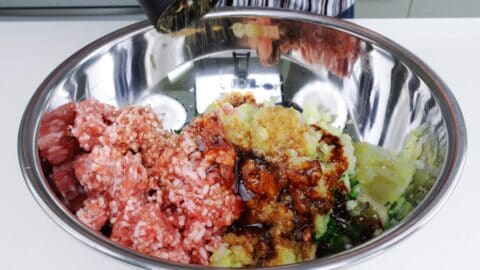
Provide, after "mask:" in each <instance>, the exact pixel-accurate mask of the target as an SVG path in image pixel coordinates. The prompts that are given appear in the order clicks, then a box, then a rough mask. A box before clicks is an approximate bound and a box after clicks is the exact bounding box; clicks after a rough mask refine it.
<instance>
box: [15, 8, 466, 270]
mask: <svg viewBox="0 0 480 270" xmlns="http://www.w3.org/2000/svg"><path fill="white" fill-rule="evenodd" d="M225 16H230V17H249V16H268V17H275V18H281V19H290V20H297V21H303V22H309V23H314V24H319V25H326V26H328V27H331V28H334V29H337V30H340V31H345V32H347V33H349V34H352V35H355V36H357V37H360V38H361V39H364V40H367V41H369V42H371V43H372V44H376V45H378V46H379V47H381V48H383V49H386V50H387V51H388V52H389V53H391V54H392V55H394V56H395V57H397V58H398V59H400V60H401V61H402V62H404V63H405V64H407V65H408V66H409V67H410V68H412V69H413V70H414V71H415V72H417V73H418V75H419V76H420V77H421V78H422V79H423V80H424V81H425V83H427V85H429V87H430V88H431V89H432V91H433V92H435V93H434V94H435V95H436V97H437V99H438V100H437V101H438V102H439V103H440V105H444V108H442V111H443V113H444V114H445V115H446V116H447V119H446V122H447V123H446V124H447V125H448V124H450V125H451V128H452V129H451V130H450V133H449V142H450V143H453V146H452V151H451V152H450V153H447V154H448V156H447V161H448V160H449V162H448V164H445V167H444V168H443V170H442V174H441V175H440V177H439V178H438V179H437V183H436V184H435V185H434V187H433V188H432V190H431V191H430V192H429V194H428V195H427V197H426V198H425V199H424V201H423V202H422V203H421V204H420V205H419V206H418V207H417V208H416V209H415V210H414V211H413V212H412V213H411V214H410V215H409V216H408V217H407V218H405V219H404V220H403V221H402V222H401V223H400V224H398V225H397V226H396V227H394V228H392V229H391V230H390V231H388V232H386V233H384V234H382V235H381V236H379V237H376V238H374V239H372V240H370V241H368V242H366V243H363V244H362V245H359V246H357V247H355V248H352V249H350V250H347V251H344V252H341V253H338V254H335V255H332V256H329V257H326V258H323V259H320V260H312V261H307V262H303V263H299V264H294V265H285V266H277V267H269V269H270V268H271V269H291V268H292V267H298V266H300V267H302V268H314V267H315V268H317V267H318V268H320V267H321V268H324V269H332V268H338V267H343V266H346V265H352V264H354V263H358V262H360V261H363V260H366V259H367V258H370V257H372V256H374V255H376V254H379V253H380V252H382V251H384V250H386V249H387V248H389V247H391V246H392V245H394V244H396V243H398V242H399V241H401V240H403V239H405V238H406V237H408V236H409V235H411V234H412V233H413V232H415V231H416V230H417V229H419V228H420V227H422V226H423V225H424V224H425V223H426V222H428V220H430V219H431V218H432V216H433V215H435V214H436V213H437V212H438V210H439V209H440V208H441V207H442V206H443V204H444V203H445V202H446V201H447V199H448V197H449V196H450V195H451V193H452V192H453V190H454V188H455V186H456V185H457V183H458V182H459V179H460V175H461V171H462V169H463V166H464V163H465V158H466V149H467V133H466V125H465V121H464V118H463V114H462V112H461V110H460V107H459V105H458V103H457V101H456V99H455V97H454V96H453V94H452V92H451V91H450V89H449V88H448V86H447V85H446V84H445V83H444V82H443V81H442V80H441V79H440V78H439V77H438V76H437V75H436V74H435V73H434V71H433V70H432V69H430V68H429V67H428V66H427V65H426V64H425V63H424V62H423V61H421V60H420V59H419V58H418V57H416V56H415V55H414V54H412V53H411V52H409V51H408V50H406V49H405V48H403V47H402V46H400V45H398V44H396V43H395V42H393V41H391V40H390V39H388V38H386V37H384V36H382V35H380V34H378V33H376V32H373V31H371V30H369V29H367V28H364V27H362V26H359V25H356V24H353V23H350V22H347V21H344V20H340V19H337V18H332V17H324V16H318V15H312V14H307V13H301V12H292V11H284V10H275V9H242V8H235V9H233V8H229V9H217V10H215V11H213V12H211V13H209V14H207V15H206V16H205V17H206V18H213V17H225ZM152 28H153V27H152V26H151V25H150V24H149V22H148V21H142V22H138V23H135V24H132V25H130V26H127V27H124V28H121V29H120V30H117V31H115V32H112V33H110V34H107V35H105V36H103V37H101V38H100V39H97V40H96V41H94V42H92V43H90V44H89V45H87V46H85V47H84V48H82V49H81V50H79V51H78V52H76V53H74V54H73V55H72V56H70V57H69V58H67V59H66V60H65V61H64V62H63V63H62V64H60V65H59V66H58V67H57V68H56V69H55V70H54V71H52V72H51V73H50V75H49V76H48V77H47V78H46V79H45V80H44V81H43V82H42V83H41V85H40V86H39V87H38V88H37V90H36V91H35V93H34V95H33V96H32V98H31V99H30V102H29V103H28V105H27V107H26V109H25V112H24V115H23V117H22V120H21V123H20V128H19V133H18V158H19V163H20V169H21V171H22V174H23V177H24V180H25V182H26V184H27V186H28V188H29V190H30V192H31V193H32V195H33V197H34V198H35V200H36V201H37V203H38V204H39V205H40V206H41V208H42V209H43V210H44V211H45V212H46V213H47V214H48V215H49V216H50V217H51V218H52V219H53V220H54V221H55V222H56V223H57V224H58V225H59V226H60V227H62V228H63V229H64V230H65V231H67V232H69V233H70V234H72V235H73V236H75V237H76V238H77V239H79V240H81V241H82V242H83V243H85V244H87V245H88V246H90V247H92V248H95V249H97V250H100V251H101V252H103V253H104V254H107V255H109V256H111V257H114V258H117V259H120V260H122V261H125V262H127V263H130V264H132V265H136V266H140V267H145V268H158V267H162V266H163V267H169V268H177V269H180V268H188V269H192V268H194V269H203V267H201V266H195V265H185V264H178V263H172V262H168V261H165V260H159V259H156V258H153V257H150V256H146V255H142V254H140V253H137V252H135V251H132V250H129V249H127V248H123V247H121V246H119V245H117V244H114V243H113V242H111V241H109V240H107V239H106V238H104V237H101V236H99V235H98V234H97V233H95V232H93V231H91V230H89V229H88V228H87V227H86V226H84V225H82V224H80V223H79V222H78V221H77V220H76V219H74V218H72V215H71V214H69V213H68V212H67V210H66V209H65V208H64V207H61V203H60V202H59V200H58V199H57V198H55V196H52V193H51V190H49V189H48V187H46V185H45V183H44V181H42V180H39V179H41V178H42V177H43V173H42V172H41V171H40V169H39V166H38V161H39V159H38V154H37V148H36V143H35V138H36V132H37V128H38V122H39V117H38V114H39V113H40V112H41V110H42V107H43V105H42V104H38V102H37V101H38V100H45V99H46V97H47V96H48V94H49V90H50V89H51V86H53V85H56V84H57V83H58V82H59V81H61V80H62V78H63V76H64V75H65V74H67V73H68V72H69V71H70V70H71V68H72V67H73V66H74V65H76V64H77V63H78V62H81V61H82V60H83V59H84V58H85V57H87V56H88V55H90V54H92V53H93V52H95V51H97V50H100V49H102V47H104V46H105V45H108V44H111V43H118V42H120V41H121V40H124V39H126V38H128V37H130V36H132V35H134V34H135V33H138V32H145V31H148V30H150V29H152ZM445 108H446V110H445ZM448 120H450V121H451V122H449V121H448ZM32 130H34V132H33V133H32ZM451 134H453V136H451ZM450 156H451V158H450ZM59 206H60V207H59ZM212 269H214V268H212Z"/></svg>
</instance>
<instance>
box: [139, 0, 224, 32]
mask: <svg viewBox="0 0 480 270" xmlns="http://www.w3.org/2000/svg"><path fill="white" fill-rule="evenodd" d="M139 2H140V5H141V6H142V8H143V10H144V12H145V14H146V15H147V17H148V19H149V20H150V21H151V22H152V24H153V25H154V26H155V28H156V29H157V30H159V31H160V32H164V33H174V32H178V31H180V30H182V29H184V28H186V27H188V26H189V25H191V24H192V23H193V22H195V21H196V20H198V19H199V18H201V17H202V16H203V15H205V14H207V13H208V12H209V11H210V10H211V9H212V8H213V7H215V5H216V4H217V2H218V0H139Z"/></svg>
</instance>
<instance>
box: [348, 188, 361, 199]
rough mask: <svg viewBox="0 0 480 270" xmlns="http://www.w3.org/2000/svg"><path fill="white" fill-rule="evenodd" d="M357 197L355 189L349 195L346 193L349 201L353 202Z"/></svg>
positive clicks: (357, 193)
mask: <svg viewBox="0 0 480 270" xmlns="http://www.w3.org/2000/svg"><path fill="white" fill-rule="evenodd" d="M358 195H359V192H358V191H357V190H355V189H352V191H351V192H350V193H348V195H347V197H348V198H349V199H350V200H355V199H356V198H357V197H358Z"/></svg>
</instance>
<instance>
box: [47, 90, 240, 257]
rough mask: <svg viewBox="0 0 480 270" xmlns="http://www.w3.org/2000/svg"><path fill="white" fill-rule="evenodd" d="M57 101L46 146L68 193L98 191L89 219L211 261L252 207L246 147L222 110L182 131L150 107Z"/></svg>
mask: <svg viewBox="0 0 480 270" xmlns="http://www.w3.org/2000/svg"><path fill="white" fill-rule="evenodd" d="M57 110H58V111H57ZM57 110H54V111H52V112H49V113H48V114H47V115H46V120H45V119H44V121H43V122H42V126H41V127H40V130H41V131H42V132H41V133H40V135H41V136H39V148H40V155H41V156H42V157H43V158H45V159H46V160H47V161H49V162H50V163H51V165H57V167H55V168H54V173H53V174H52V178H53V179H54V182H55V183H56V185H57V188H58V189H59V190H60V193H62V195H63V196H64V197H67V198H70V197H73V196H74V195H75V194H76V192H77V190H76V189H75V188H79V189H82V191H83V190H85V192H86V193H87V194H88V197H87V198H86V200H85V201H84V202H83V207H82V208H80V209H79V210H78V211H76V215H77V217H78V218H79V220H80V221H82V222H83V223H84V224H85V225H87V226H88V227H90V228H91V229H93V230H96V231H101V230H102V228H104V227H105V226H109V227H111V233H110V235H107V237H110V239H111V240H113V241H115V242H117V243H119V244H122V245H124V246H126V247H129V248H132V249H135V250H137V251H139V252H142V253H145V254H149V255H152V256H156V257H159V258H163V259H168V260H172V261H177V262H183V263H199V264H209V257H210V254H211V253H212V252H213V250H215V249H216V248H217V247H218V246H219V245H220V244H221V243H222V238H221V235H222V234H223V233H224V231H225V230H226V228H227V227H228V226H229V225H231V224H232V223H233V221H234V220H235V219H237V218H238V216H239V215H240V211H241V206H242V204H241V199H240V198H239V197H238V196H237V195H236V194H235V192H234V185H233V180H234V163H235V159H236V153H235V151H234V148H233V146H232V145H231V144H229V143H228V142H227V141H226V139H225V135H224V131H223V128H222V126H221V125H220V123H219V121H218V119H217V117H216V116H215V115H214V114H210V115H205V116H200V117H198V118H197V119H196V120H194V121H193V123H191V124H190V125H188V126H187V127H186V128H185V129H184V131H183V132H182V134H180V135H177V134H173V133H170V132H168V131H166V130H165V129H163V127H162V123H161V120H160V119H159V118H158V117H157V115H156V114H155V112H154V111H153V110H152V109H151V108H149V107H140V106H131V107H128V108H125V109H122V110H116V109H115V108H114V107H112V106H109V105H105V104H102V103H100V102H98V101H96V100H92V99H87V100H85V101H83V102H80V103H78V104H75V103H70V104H67V105H65V106H62V107H60V108H59V109H57ZM65 139H68V140H71V141H72V142H73V143H75V144H76V148H74V147H72V146H70V145H67V144H66V143H64V142H65ZM62 143H64V144H62ZM64 145H65V147H63V148H62V147H59V146H64ZM40 146H41V147H40ZM79 146H80V147H79ZM52 147H53V148H54V150H55V149H57V151H58V152H56V151H52V150H51V148H52ZM55 147H56V148H55ZM80 148H81V149H80ZM55 180H56V181H55ZM57 182H58V183H57Z"/></svg>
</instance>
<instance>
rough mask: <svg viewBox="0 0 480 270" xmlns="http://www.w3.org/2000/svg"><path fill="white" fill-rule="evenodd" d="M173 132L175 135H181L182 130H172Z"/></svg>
mask: <svg viewBox="0 0 480 270" xmlns="http://www.w3.org/2000/svg"><path fill="white" fill-rule="evenodd" d="M173 132H175V133H176V134H180V133H182V129H175V130H173Z"/></svg>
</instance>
